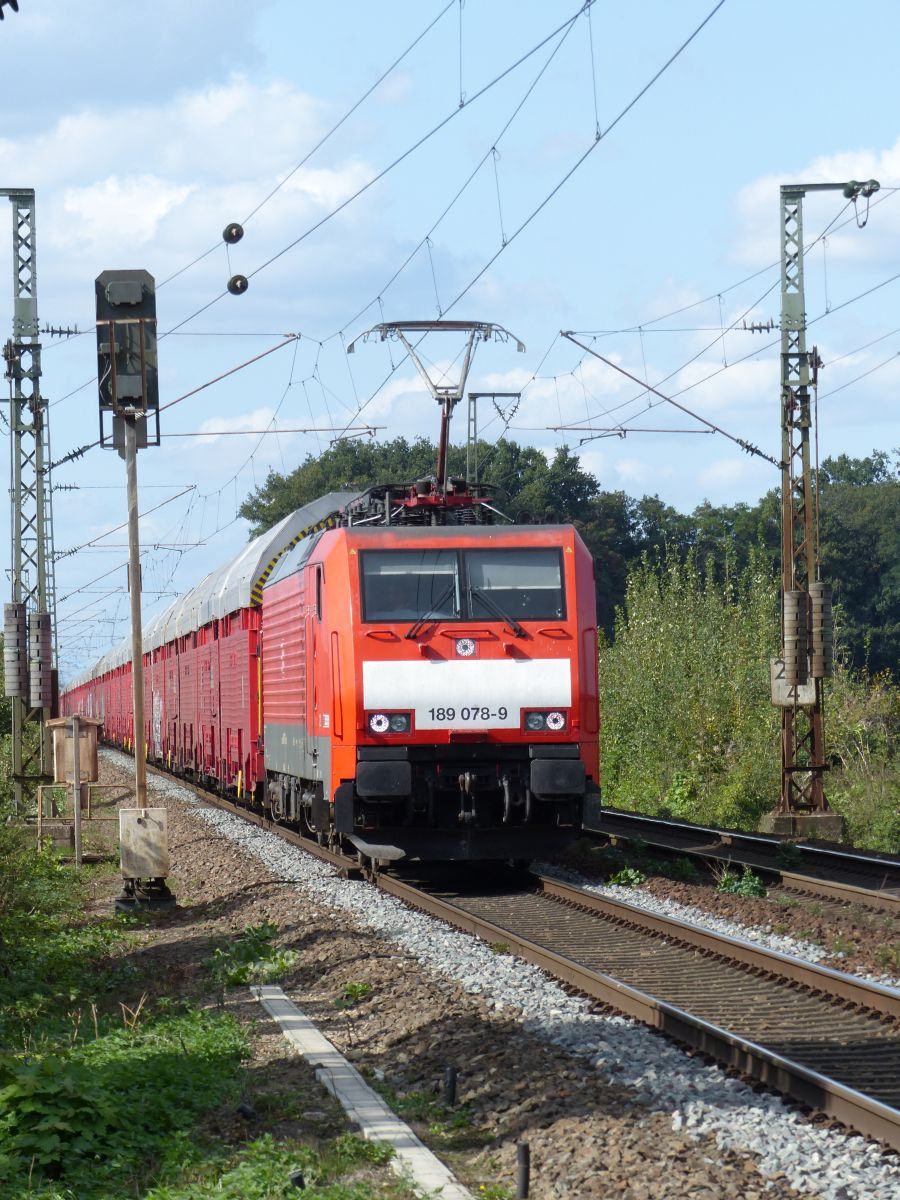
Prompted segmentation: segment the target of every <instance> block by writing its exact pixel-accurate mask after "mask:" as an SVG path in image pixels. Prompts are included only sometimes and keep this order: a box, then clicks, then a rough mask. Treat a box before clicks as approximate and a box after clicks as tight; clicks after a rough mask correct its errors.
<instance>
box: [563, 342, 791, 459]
mask: <svg viewBox="0 0 900 1200" xmlns="http://www.w3.org/2000/svg"><path fill="white" fill-rule="evenodd" d="M560 333H561V334H562V336H563V337H564V338H568V340H569V341H570V342H574V343H575V345H576V346H580V347H581V349H582V350H584V351H586V352H587V353H588V354H592V355H593V356H594V358H599V360H600V361H601V362H602V363H606V365H607V366H608V367H612V369H613V370H614V371H618V372H619V374H620V375H624V376H625V377H626V379H630V380H631V381H632V382H633V383H637V384H639V385H640V386H641V387H642V388H644V389H645V390H646V391H648V392H652V393H653V395H654V396H658V397H659V398H660V400H665V402H666V403H667V404H672V405H674V406H675V408H677V409H680V410H681V412H683V413H686V414H687V415H688V416H689V417H693V419H694V420H695V421H700V422H701V424H703V425H706V426H707V428H708V429H710V430H711V431H712V432H713V433H719V434H721V435H722V437H725V438H728V440H729V441H730V442H734V443H735V445H736V446H740V448H741V449H742V450H745V451H746V452H747V454H752V455H755V456H756V457H757V458H764V459H765V460H766V462H770V463H771V464H772V466H773V467H777V468H778V469H779V471H780V470H782V469H783V467H784V463H782V462H781V461H780V460H779V459H777V458H772V456H771V455H770V454H766V453H765V451H763V450H760V448H759V447H758V446H754V445H753V443H752V442H748V441H747V440H746V439H745V438H740V437H735V435H734V434H732V433H728V431H727V430H725V429H722V427H721V426H720V425H716V424H714V423H713V422H712V421H707V419H706V417H701V416H700V414H699V413H695V412H692V411H691V409H689V408H687V407H686V406H685V405H684V404H679V403H678V401H677V400H673V399H672V397H671V396H666V395H664V394H663V393H662V392H661V391H660V390H659V389H658V388H655V387H653V385H652V384H649V383H647V382H646V381H645V380H643V379H638V377H637V375H632V374H631V372H630V371H626V370H625V368H624V367H620V366H619V365H618V363H614V362H613V361H612V360H611V359H609V358H605V357H604V356H603V355H602V354H600V353H599V352H598V351H597V350H592V349H591V348H590V346H585V345H584V343H583V342H579V341H578V339H577V338H576V337H575V336H574V335H573V334H572V333H571V332H567V331H566V330H564V329H563V330H560Z"/></svg>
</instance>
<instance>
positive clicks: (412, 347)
mask: <svg viewBox="0 0 900 1200" xmlns="http://www.w3.org/2000/svg"><path fill="white" fill-rule="evenodd" d="M415 333H418V334H421V335H422V336H421V337H420V338H419V339H418V340H416V341H415V342H413V341H411V340H410V335H411V334H415ZM429 333H463V334H465V335H466V345H465V351H464V353H463V360H462V366H461V367H460V368H459V372H458V375H457V378H456V382H443V383H442V382H439V380H435V379H433V378H432V377H431V373H430V372H429V370H428V368H427V367H426V365H425V363H424V361H423V356H422V354H421V353H420V352H419V349H418V347H419V345H420V343H421V341H422V339H424V338H425V336H426V335H427V334H429ZM376 334H377V335H378V336H379V338H380V339H381V341H386V340H387V339H389V338H392V339H394V340H396V341H398V342H400V343H401V344H402V346H403V348H404V350H405V351H406V353H407V354H408V355H409V358H410V361H411V362H412V364H413V366H414V367H415V368H416V370H417V371H418V372H419V375H420V376H421V377H422V379H423V381H424V383H425V386H426V387H427V388H428V390H429V392H431V395H432V396H433V397H434V399H435V400H436V401H437V402H438V404H440V406H441V435H440V441H439V443H438V460H437V467H436V478H437V481H438V486H439V488H440V490H441V491H442V492H446V490H447V485H448V479H447V453H448V450H449V437H450V421H451V418H452V416H453V410H454V408H455V407H456V406H457V404H459V402H460V400H462V398H463V393H464V392H465V388H466V380H467V379H468V377H469V368H470V367H471V365H472V358H473V356H474V354H475V348H476V346H477V344H478V342H480V341H481V342H490V341H509V340H512V341H514V342H515V343H516V349H517V350H518V352H519V353H520V354H522V353H524V350H525V343H524V342H523V341H521V340H520V339H519V338H517V337H516V336H515V334H512V333H510V332H509V330H508V329H504V328H503V326H502V325H497V324H496V323H495V322H489V321H444V320H441V321H384V322H382V323H381V324H380V325H373V326H372V328H371V329H367V330H366V331H365V333H360V334H358V335H357V336H356V337H355V338H354V339H353V341H352V342H350V344H349V345H348V346H347V353H348V354H353V353H354V351H355V349H356V346H357V345H358V344H359V343H360V342H365V341H368V339H369V338H371V337H374V336H375V335H376ZM454 361H455V360H454ZM435 370H437V368H435ZM438 374H439V376H440V378H441V379H445V380H446V379H447V375H446V373H445V372H442V371H439V372H438ZM496 394H497V395H500V394H501V393H496ZM503 394H505V393H503ZM470 414H471V410H470ZM469 419H470V430H471V428H472V426H471V421H472V417H471V415H470V418H469ZM467 475H468V472H467Z"/></svg>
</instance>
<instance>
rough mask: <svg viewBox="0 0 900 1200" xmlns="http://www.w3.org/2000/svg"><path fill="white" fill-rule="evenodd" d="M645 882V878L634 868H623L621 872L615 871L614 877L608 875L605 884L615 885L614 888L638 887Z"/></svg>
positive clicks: (642, 873)
mask: <svg viewBox="0 0 900 1200" xmlns="http://www.w3.org/2000/svg"><path fill="white" fill-rule="evenodd" d="M646 882H647V876H646V875H645V874H644V872H643V871H639V870H638V869H637V868H636V867H623V868H622V870H621V871H616V873H615V875H610V877H609V879H608V880H607V883H612V884H615V885H616V887H640V886H641V884H642V883H646Z"/></svg>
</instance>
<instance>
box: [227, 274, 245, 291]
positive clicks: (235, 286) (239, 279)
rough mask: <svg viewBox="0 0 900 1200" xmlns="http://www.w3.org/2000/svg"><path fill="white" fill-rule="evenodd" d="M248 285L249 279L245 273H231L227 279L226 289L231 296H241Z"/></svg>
mask: <svg viewBox="0 0 900 1200" xmlns="http://www.w3.org/2000/svg"><path fill="white" fill-rule="evenodd" d="M249 286H250V281H249V279H248V278H247V276H246V275H232V277H231V278H230V279H229V280H228V290H229V292H231V294H232V296H243V294H244V292H246V290H247V288H248V287H249Z"/></svg>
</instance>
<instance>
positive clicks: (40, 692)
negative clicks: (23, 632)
mask: <svg viewBox="0 0 900 1200" xmlns="http://www.w3.org/2000/svg"><path fill="white" fill-rule="evenodd" d="M28 675H29V696H28V701H29V703H30V705H31V707H32V708H49V707H50V705H51V704H52V703H53V662H52V631H51V629H50V614H49V613H32V614H31V618H30V620H29V622H28Z"/></svg>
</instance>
